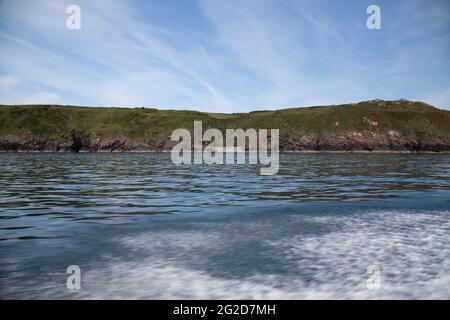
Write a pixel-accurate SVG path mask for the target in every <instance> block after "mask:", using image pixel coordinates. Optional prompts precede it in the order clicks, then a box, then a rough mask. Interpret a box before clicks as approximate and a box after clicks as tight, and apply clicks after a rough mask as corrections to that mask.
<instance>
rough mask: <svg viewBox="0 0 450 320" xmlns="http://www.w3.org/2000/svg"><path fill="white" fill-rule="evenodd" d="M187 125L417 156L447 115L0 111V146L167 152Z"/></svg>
mask: <svg viewBox="0 0 450 320" xmlns="http://www.w3.org/2000/svg"><path fill="white" fill-rule="evenodd" d="M194 120H202V121H203V128H204V129H206V128H208V127H214V128H219V129H227V128H243V129H246V128H255V129H260V128H267V129H272V128H273V129H280V135H281V148H282V149H284V151H301V150H336V151H339V150H343V151H349V150H350V151H351V150H359V149H362V150H368V151H371V150H378V149H380V150H388V149H393V148H394V149H395V148H397V147H396V146H395V145H396V144H400V145H401V146H399V147H398V150H400V151H401V150H403V149H405V150H410V151H414V150H420V149H421V148H423V146H424V145H426V144H430V145H434V146H435V147H436V148H437V149H438V150H435V151H447V150H450V147H449V145H450V112H449V111H445V110H440V109H437V108H434V107H432V106H430V105H428V104H425V103H422V102H411V101H406V100H398V101H382V100H372V101H365V102H361V103H356V104H347V105H340V106H321V107H308V108H293V109H284V110H277V111H257V112H250V113H236V114H214V113H202V112H195V111H175V110H157V109H151V108H134V109H130V108H94V107H76V106H58V105H27V106H0V148H1V149H2V150H4V151H5V150H6V151H8V150H37V151H39V150H48V151H53V149H54V151H58V150H59V151H68V150H73V147H72V146H71V143H75V142H74V141H75V140H76V139H78V140H80V141H78V144H81V145H80V150H81V151H83V150H85V151H107V150H109V151H111V150H113V149H114V148H113V147H111V144H114V145H115V146H116V149H118V150H122V151H132V150H134V149H142V150H153V149H167V148H168V147H169V146H170V138H169V137H170V134H171V132H172V130H174V129H176V128H186V129H189V130H192V128H193V122H194ZM364 144H366V145H367V146H364ZM58 145H59V146H60V147H59V148H58ZM352 145H353V146H354V147H352ZM393 145H394V146H393ZM117 146H119V147H117ZM66 149H67V150H66ZM431 149H432V148H431ZM114 150H115V149H114ZM425 150H426V149H425ZM430 151H433V150H430Z"/></svg>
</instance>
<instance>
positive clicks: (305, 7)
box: [0, 0, 450, 113]
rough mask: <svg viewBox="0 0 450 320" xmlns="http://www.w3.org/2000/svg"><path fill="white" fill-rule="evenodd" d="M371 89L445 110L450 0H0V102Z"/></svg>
mask: <svg viewBox="0 0 450 320" xmlns="http://www.w3.org/2000/svg"><path fill="white" fill-rule="evenodd" d="M71 4H73V5H78V6H79V8H80V10H81V15H80V22H81V24H80V26H81V28H80V29H72V30H71V29H68V28H67V26H66V21H67V19H68V18H69V16H70V14H68V13H67V12H66V10H67V7H68V6H69V5H71ZM372 4H374V5H378V6H379V8H380V10H381V29H379V30H376V29H375V30H369V29H368V28H367V25H366V21H367V18H368V17H369V16H370V14H368V13H367V12H366V10H367V7H368V6H369V5H372ZM376 98H379V99H386V100H396V99H400V98H405V99H409V100H420V101H425V102H427V103H430V104H432V105H434V106H436V107H440V108H444V109H450V1H448V0H397V1H392V0H386V1H384V0H371V1H365V0H345V1H344V0H339V1H336V0H329V1H324V0H197V1H196V0H142V1H138V0H127V1H121V0H87V1H85V0H70V1H65V0H0V104H41V103H42V104H71V105H87V106H122V107H123V106H126V107H141V106H144V107H154V108H159V109H189V110H199V111H208V112H226V113H231V112H246V111H252V110H265V109H281V108H288V107H301V106H312V105H325V104H327V105H328V104H341V103H350V102H358V101H363V100H370V99H376Z"/></svg>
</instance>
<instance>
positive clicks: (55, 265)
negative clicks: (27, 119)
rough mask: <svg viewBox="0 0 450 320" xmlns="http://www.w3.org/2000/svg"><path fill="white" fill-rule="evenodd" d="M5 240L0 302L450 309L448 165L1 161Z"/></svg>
mask: <svg viewBox="0 0 450 320" xmlns="http://www.w3.org/2000/svg"><path fill="white" fill-rule="evenodd" d="M0 230H1V233H0V298H2V299H31V298H37V299H55V298H62V299H80V298H81V299H92V298H98V299H104V298H108V299H122V298H123V299H134V298H137V299H216V298H217V299H322V298H324V299H372V298H387V299H399V298H400V299H402V298H405V299H432V298H437V299H450V155H448V154H447V155H446V154H423V155H417V154H402V155H397V154H359V155H358V154H285V155H282V156H281V164H280V171H279V174H278V175H275V176H260V175H259V168H258V167H256V166H254V165H233V166H229V165H226V166H220V165H217V166H207V165H189V166H176V165H173V164H172V163H171V161H170V154H158V153H154V154H153V153H148V154H0ZM69 265H78V266H79V267H80V269H81V274H82V277H81V279H82V280H81V290H74V291H73V290H69V289H68V288H67V287H66V279H67V277H68V276H69V274H67V273H66V269H67V267H68V266H69ZM374 268H375V269H374ZM373 270H379V273H377V276H378V275H379V277H378V278H377V279H379V282H377V283H379V284H380V287H379V288H378V289H374V288H373V286H371V285H370V283H371V282H370V281H372V280H373V276H374V274H373V273H372V272H373ZM377 281H378V280H377ZM368 284H369V285H368Z"/></svg>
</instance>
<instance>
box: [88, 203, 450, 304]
mask: <svg viewBox="0 0 450 320" xmlns="http://www.w3.org/2000/svg"><path fill="white" fill-rule="evenodd" d="M293 219H305V218H304V217H302V216H301V215H299V216H293ZM308 221H309V222H317V223H321V224H325V225H328V226H334V228H333V229H332V231H331V232H326V233H319V234H308V235H291V236H288V237H283V238H280V239H278V240H266V242H267V244H268V245H270V246H273V247H275V248H276V249H277V250H279V252H280V253H281V254H282V256H284V257H285V258H286V259H288V260H289V261H293V260H294V261H298V263H297V266H296V268H297V269H298V272H299V277H293V276H292V275H291V274H289V275H283V274H276V273H274V274H255V275H252V276H249V277H243V278H236V277H224V276H214V275H212V274H210V273H209V272H208V268H207V267H208V266H206V265H205V268H204V269H203V270H202V269H198V268H190V267H188V266H186V265H185V264H184V263H183V260H182V256H176V255H175V256H169V257H165V258H164V257H162V256H161V257H160V259H159V260H155V257H154V256H152V257H148V258H143V259H141V260H139V261H128V262H126V261H121V260H117V259H111V260H109V262H108V263H106V264H104V265H103V266H99V267H98V268H96V269H94V270H91V271H89V272H88V273H87V274H86V275H85V278H84V281H85V283H87V284H88V285H87V286H88V290H87V291H85V292H84V295H85V297H89V298H113V299H134V298H137V299H140V298H151V299H372V298H386V299H398V298H407V299H409V298H412V299H448V298H450V241H449V234H450V222H449V212H448V211H443V212H440V213H406V212H404V211H397V212H396V211H381V212H380V211H379V212H365V213H364V214H355V215H343V216H337V215H326V216H317V217H309V218H308ZM256 224H257V222H256ZM225 238H226V237H225ZM221 239H222V240H223V235H221V234H220V233H219V232H217V231H216V232H212V233H208V232H204V231H198V232H196V231H192V232H191V231H189V232H180V233H170V232H163V233H160V234H143V235H139V236H137V237H136V238H133V237H126V238H124V239H122V240H121V241H123V243H124V244H125V245H126V246H127V247H130V249H133V248H135V249H146V250H149V251H152V250H154V249H155V248H156V247H164V246H167V247H172V248H174V247H176V248H179V249H182V252H184V256H185V255H186V254H189V252H190V250H194V251H196V250H198V249H199V248H208V249H209V250H214V248H217V247H219V246H220V245H221ZM184 250H186V251H184ZM369 265H378V266H379V267H380V268H381V288H380V289H379V290H369V289H368V288H367V286H366V280H367V277H368V274H367V273H366V270H367V267H368V266H369ZM294 271H295V270H294ZM302 275H307V277H306V278H305V277H304V276H302Z"/></svg>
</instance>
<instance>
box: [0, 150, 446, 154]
mask: <svg viewBox="0 0 450 320" xmlns="http://www.w3.org/2000/svg"><path fill="white" fill-rule="evenodd" d="M170 152H171V150H129V151H123V150H120V151H108V150H104V151H103V150H99V151H79V152H72V151H55V150H45V151H38V150H11V151H5V150H0V154H5V153H33V154H39V153H42V154H44V153H61V154H105V153H114V154H121V153H170ZM191 153H193V152H191ZM246 153H248V152H246ZM327 153H328V154H450V151H407V150H399V151H397V150H373V151H368V150H353V151H345V150H342V151H340V150H302V151H280V154H327Z"/></svg>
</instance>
